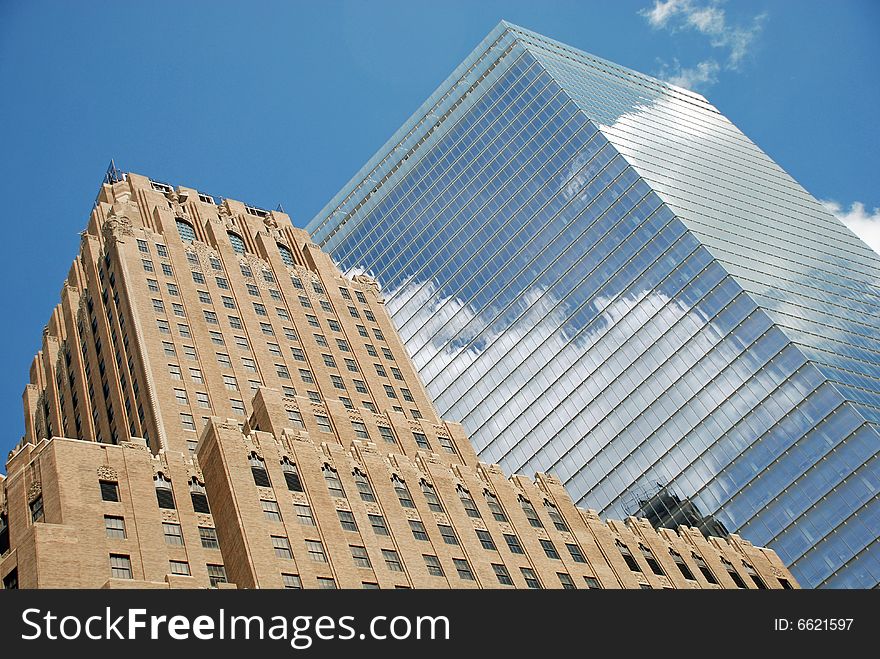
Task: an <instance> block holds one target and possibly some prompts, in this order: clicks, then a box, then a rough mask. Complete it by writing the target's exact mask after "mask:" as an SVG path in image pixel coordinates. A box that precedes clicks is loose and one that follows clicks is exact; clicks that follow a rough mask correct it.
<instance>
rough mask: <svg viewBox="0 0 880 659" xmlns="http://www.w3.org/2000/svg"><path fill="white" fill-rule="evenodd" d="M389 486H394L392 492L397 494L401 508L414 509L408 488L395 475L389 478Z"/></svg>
mask: <svg viewBox="0 0 880 659" xmlns="http://www.w3.org/2000/svg"><path fill="white" fill-rule="evenodd" d="M391 484H392V485H393V486H394V491H395V492H397V499H398V500H399V501H400V505H401V506H403V507H404V508H415V507H416V505H415V504H414V503H413V500H412V495H411V494H410V493H409V488H408V487H407V486H406V483H404V482H403V481H402V480H401V479H400V477H399V476H398V475H397V474H395V475H393V476H392V477H391Z"/></svg>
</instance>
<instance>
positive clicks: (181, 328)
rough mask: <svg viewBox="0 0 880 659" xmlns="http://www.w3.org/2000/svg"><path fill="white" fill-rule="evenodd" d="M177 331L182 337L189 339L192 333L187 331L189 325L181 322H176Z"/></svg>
mask: <svg viewBox="0 0 880 659" xmlns="http://www.w3.org/2000/svg"><path fill="white" fill-rule="evenodd" d="M177 331H178V332H180V336H181V337H183V338H184V339H191V338H192V334H191V333H190V331H189V325H184V324H183V323H177Z"/></svg>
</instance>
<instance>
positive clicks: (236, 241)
mask: <svg viewBox="0 0 880 659" xmlns="http://www.w3.org/2000/svg"><path fill="white" fill-rule="evenodd" d="M226 235H227V236H229V242H230V243H231V244H232V250H233V251H234V252H235V253H236V254H244V253H245V248H244V240H242V238H241V236H239V235H238V234H237V233H232V232H231V231H227V232H226Z"/></svg>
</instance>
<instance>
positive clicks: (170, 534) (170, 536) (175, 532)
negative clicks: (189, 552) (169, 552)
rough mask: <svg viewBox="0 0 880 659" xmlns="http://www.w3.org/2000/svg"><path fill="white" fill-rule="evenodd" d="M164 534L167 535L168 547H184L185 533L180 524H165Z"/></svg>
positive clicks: (166, 542) (163, 525) (163, 524)
mask: <svg viewBox="0 0 880 659" xmlns="http://www.w3.org/2000/svg"><path fill="white" fill-rule="evenodd" d="M162 532H163V533H164V534H165V544H166V545H175V546H181V547H182V546H183V531H181V529H180V524H172V523H170V522H163V523H162Z"/></svg>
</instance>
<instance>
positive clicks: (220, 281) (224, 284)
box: [214, 277, 229, 291]
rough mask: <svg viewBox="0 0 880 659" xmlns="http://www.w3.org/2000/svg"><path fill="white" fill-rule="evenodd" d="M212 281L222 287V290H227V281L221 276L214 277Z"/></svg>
mask: <svg viewBox="0 0 880 659" xmlns="http://www.w3.org/2000/svg"><path fill="white" fill-rule="evenodd" d="M214 281H216V282H217V287H218V288H222V289H223V290H226V291H228V290H229V282H228V281H226V280H225V279H224V278H223V277H214Z"/></svg>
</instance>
